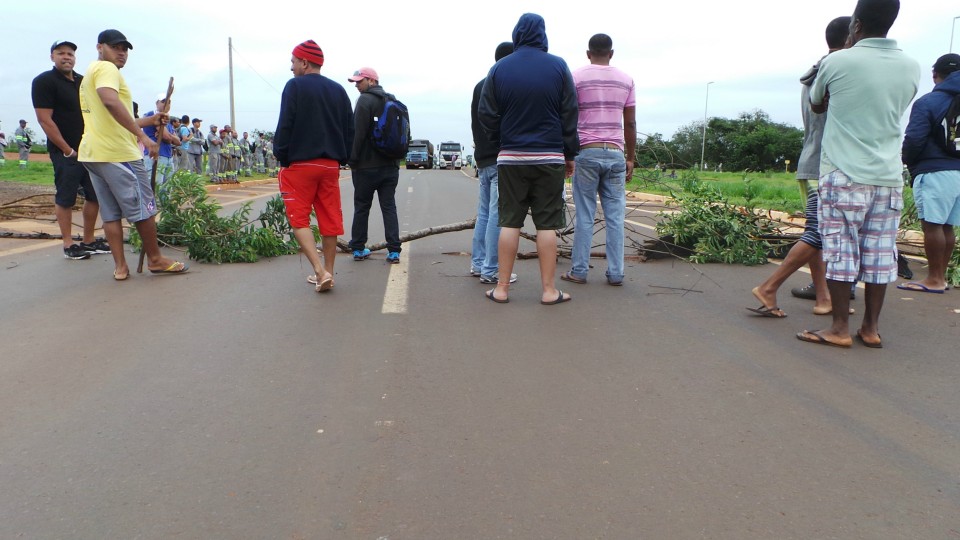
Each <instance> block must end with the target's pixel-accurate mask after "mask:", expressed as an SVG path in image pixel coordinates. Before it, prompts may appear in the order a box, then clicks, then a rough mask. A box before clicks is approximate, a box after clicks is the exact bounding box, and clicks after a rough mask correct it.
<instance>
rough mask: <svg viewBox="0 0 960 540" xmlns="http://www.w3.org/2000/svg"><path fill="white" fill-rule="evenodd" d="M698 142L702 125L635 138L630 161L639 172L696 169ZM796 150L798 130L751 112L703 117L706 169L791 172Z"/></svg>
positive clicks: (800, 143) (800, 137)
mask: <svg viewBox="0 0 960 540" xmlns="http://www.w3.org/2000/svg"><path fill="white" fill-rule="evenodd" d="M703 144H704V138H703V121H702V120H700V121H694V122H690V123H689V124H686V125H684V126H683V127H681V128H680V129H678V130H677V132H676V133H674V135H673V137H672V138H671V139H670V140H664V138H663V135H662V134H660V133H654V134H652V135H645V138H638V139H637V155H636V161H637V164H638V165H639V166H640V167H645V168H653V167H657V166H658V165H659V166H664V167H667V168H669V169H685V168H696V167H697V166H698V165H699V164H700V153H701V145H703ZM802 148H803V130H802V129H799V128H796V127H794V126H791V125H788V124H783V123H779V122H774V121H772V120H771V119H770V116H769V115H768V114H767V113H765V112H763V111H762V110H759V109H757V110H754V111H751V112H744V113H741V114H740V115H739V116H738V117H737V118H720V117H714V118H710V119H708V121H707V132H706V144H705V145H704V146H703V161H704V162H705V163H707V168H709V169H711V170H713V169H715V168H717V167H719V166H720V164H722V169H723V170H724V171H745V170H751V171H784V170H787V169H788V168H789V170H791V171H793V170H796V163H797V160H798V159H799V158H800V150H801V149H802ZM788 160H789V162H790V164H789V167H788V166H787V163H786V162H787V161H788Z"/></svg>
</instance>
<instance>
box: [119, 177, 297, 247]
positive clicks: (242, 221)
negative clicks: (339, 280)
mask: <svg viewBox="0 0 960 540" xmlns="http://www.w3.org/2000/svg"><path fill="white" fill-rule="evenodd" d="M206 184H207V182H206V179H205V178H204V177H203V176H200V175H196V174H192V173H189V172H187V171H177V172H176V173H175V174H174V175H173V177H172V178H171V179H169V180H168V181H167V182H165V183H164V184H163V185H161V186H158V187H157V193H156V196H157V206H158V209H159V210H160V215H159V217H158V221H157V238H158V240H159V241H160V242H161V243H162V244H165V245H168V246H175V247H176V246H179V247H182V248H185V250H186V252H187V255H188V256H189V257H190V258H191V259H193V260H195V261H200V262H208V263H217V264H219V263H234V262H248V263H250V262H256V261H257V260H259V259H261V258H263V257H277V256H280V255H289V254H292V253H297V252H298V251H299V249H298V247H297V242H296V240H295V239H294V238H293V234H292V230H291V229H290V225H289V222H288V221H287V218H286V216H285V214H284V208H283V201H282V200H281V198H280V196H279V195H277V196H275V197H273V198H272V199H270V200H269V201H267V206H266V209H265V210H264V211H263V212H262V213H261V214H260V215H259V216H258V217H257V218H256V219H253V220H251V219H250V213H251V211H252V209H251V207H250V204H251V203H250V202H246V203H244V204H243V205H242V206H241V207H240V208H239V209H238V210H236V211H235V212H233V214H231V215H229V216H221V215H220V211H221V210H222V208H223V207H222V206H221V205H220V203H219V202H218V201H217V200H216V199H214V198H212V197H210V195H209V194H208V193H207V189H206ZM257 224H259V227H258V226H257ZM130 243H131V245H133V246H134V248H136V249H140V247H141V239H140V236H139V235H138V234H137V233H136V230H133V231H132V232H131V234H130Z"/></svg>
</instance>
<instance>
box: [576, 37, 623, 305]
mask: <svg viewBox="0 0 960 540" xmlns="http://www.w3.org/2000/svg"><path fill="white" fill-rule="evenodd" d="M589 47H590V48H589V50H588V51H587V58H589V59H590V65H588V66H584V67H581V68H579V69H577V70H576V71H574V72H573V80H574V83H575V84H576V86H577V103H578V105H579V110H580V113H579V114H580V116H579V121H578V122H577V132H578V135H579V136H580V153H579V154H578V155H577V157H576V169H575V172H574V174H573V201H574V204H575V205H576V208H577V212H576V217H575V223H576V227H575V232H574V236H573V253H572V255H571V259H572V262H573V266H572V267H571V269H570V271H569V272H567V273H565V274H563V275H562V276H560V279H563V280H565V281H569V282H571V283H579V284H584V283H586V282H587V271H588V270H589V268H590V246H591V244H592V243H593V242H592V239H593V223H594V214H596V211H597V194H599V195H600V205H601V207H602V208H603V217H604V220H605V221H606V227H605V233H604V234H605V236H606V256H607V283H609V284H610V285H617V286H619V285H623V219H624V213H625V210H626V205H627V200H626V191H625V189H624V185H625V182H626V179H628V178H632V177H633V160H634V154H635V149H636V144H637V120H636V96H635V93H634V84H633V79H632V78H631V77H630V76H629V75H627V74H626V73H624V72H623V71H621V70H619V69H617V68H615V67H613V66H611V65H610V59H611V58H613V40H611V39H610V36H608V35H606V34H597V35H595V36H593V37H592V38H590V42H589Z"/></svg>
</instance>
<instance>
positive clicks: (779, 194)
mask: <svg viewBox="0 0 960 540" xmlns="http://www.w3.org/2000/svg"><path fill="white" fill-rule="evenodd" d="M684 174H690V172H688V171H677V178H669V177H668V176H664V175H662V174H661V173H659V172H657V171H654V170H650V169H642V170H638V171H635V172H634V176H633V179H632V181H631V182H629V183H628V185H627V189H630V190H634V191H642V192H646V193H657V194H660V195H669V194H670V190H671V189H673V190H680V189H681V179H682V178H683V175H684ZM698 174H699V178H700V180H701V181H703V182H704V183H705V184H707V185H708V186H710V187H711V188H713V189H716V190H717V191H719V192H720V193H722V194H723V195H724V197H726V198H727V200H728V201H730V202H731V203H732V204H737V205H744V206H745V205H747V202H748V201H749V202H750V205H751V206H753V207H754V208H763V209H766V210H780V211H783V212H789V213H794V212H802V211H803V209H804V206H805V204H806V199H804V198H802V197H801V195H800V188H799V184H798V182H797V180H796V177H795V176H794V175H793V173H771V172H766V173H751V172H746V173H745V172H732V173H727V172H725V173H718V172H711V171H705V172H702V173H698Z"/></svg>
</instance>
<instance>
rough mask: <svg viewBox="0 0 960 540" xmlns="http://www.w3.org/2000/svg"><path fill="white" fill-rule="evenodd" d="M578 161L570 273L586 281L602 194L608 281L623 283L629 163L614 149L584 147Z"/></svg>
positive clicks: (575, 177)
mask: <svg viewBox="0 0 960 540" xmlns="http://www.w3.org/2000/svg"><path fill="white" fill-rule="evenodd" d="M576 162H577V166H576V169H575V170H574V173H573V190H572V191H573V202H574V204H575V205H576V217H575V228H574V235H573V253H572V254H571V259H573V267H572V268H571V269H570V273H571V274H572V275H573V276H574V277H578V278H581V279H586V278H587V271H588V270H589V269H590V248H591V247H592V244H593V223H594V215H595V214H596V212H597V195H598V194H599V195H600V206H601V207H602V208H603V218H604V220H605V222H606V227H605V229H604V232H605V236H606V243H607V247H606V255H607V280H608V281H610V282H611V283H617V282H622V281H623V217H624V213H625V211H626V206H627V197H626V191H625V189H624V181H625V180H626V175H627V163H626V161H625V160H624V157H623V152H622V151H620V150H616V149H615V148H584V149H581V150H580V154H579V155H577V158H576Z"/></svg>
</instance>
